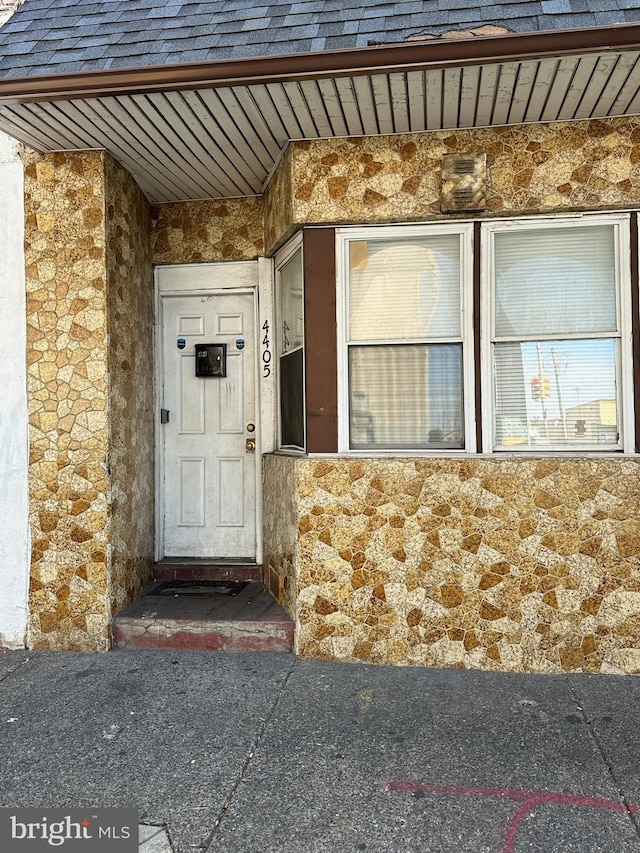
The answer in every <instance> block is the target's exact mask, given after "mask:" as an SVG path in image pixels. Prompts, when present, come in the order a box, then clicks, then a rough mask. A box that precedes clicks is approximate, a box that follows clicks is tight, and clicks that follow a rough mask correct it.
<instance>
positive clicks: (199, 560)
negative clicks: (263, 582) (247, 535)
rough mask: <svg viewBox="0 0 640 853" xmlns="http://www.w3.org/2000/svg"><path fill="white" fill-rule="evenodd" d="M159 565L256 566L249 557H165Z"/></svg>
mask: <svg viewBox="0 0 640 853" xmlns="http://www.w3.org/2000/svg"><path fill="white" fill-rule="evenodd" d="M156 565H157V566H176V565H180V566H256V565H257V563H256V561H255V560H253V559H251V558H249V557H163V558H162V560H159V561H158V562H157V563H156Z"/></svg>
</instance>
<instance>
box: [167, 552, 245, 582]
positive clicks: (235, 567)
mask: <svg viewBox="0 0 640 853" xmlns="http://www.w3.org/2000/svg"><path fill="white" fill-rule="evenodd" d="M153 578H154V580H157V581H169V580H172V581H173V580H185V581H193V580H210V581H226V580H231V581H258V582H260V581H262V566H259V565H258V564H257V563H241V562H237V561H233V560H231V561H226V560H200V559H185V558H182V557H167V558H165V559H164V560H161V561H160V562H159V563H154V565H153Z"/></svg>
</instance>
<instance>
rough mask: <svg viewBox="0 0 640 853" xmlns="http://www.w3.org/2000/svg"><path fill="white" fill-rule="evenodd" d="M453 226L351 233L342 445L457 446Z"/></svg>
mask: <svg viewBox="0 0 640 853" xmlns="http://www.w3.org/2000/svg"><path fill="white" fill-rule="evenodd" d="M461 278H462V276H461V237H460V233H447V234H434V235H432V236H430V235H429V236H416V237H408V238H405V239H402V238H401V237H399V238H388V237H385V238H381V239H371V240H352V241H350V242H349V251H348V297H347V305H348V317H347V334H348V342H347V349H348V359H347V361H348V365H347V367H348V384H349V447H350V448H351V449H357V450H381V449H394V448H396V449H408V450H412V449H423V448H462V447H464V441H465V436H464V404H463V400H464V382H463V341H462V317H461Z"/></svg>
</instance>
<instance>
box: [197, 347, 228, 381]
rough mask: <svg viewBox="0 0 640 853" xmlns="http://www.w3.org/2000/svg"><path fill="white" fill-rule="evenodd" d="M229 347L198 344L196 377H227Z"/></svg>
mask: <svg viewBox="0 0 640 853" xmlns="http://www.w3.org/2000/svg"><path fill="white" fill-rule="evenodd" d="M226 375H227V345H226V344H196V376H226Z"/></svg>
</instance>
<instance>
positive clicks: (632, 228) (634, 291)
mask: <svg viewBox="0 0 640 853" xmlns="http://www.w3.org/2000/svg"><path fill="white" fill-rule="evenodd" d="M629 232H630V238H631V245H630V246H629V251H630V255H631V352H632V359H631V360H632V365H633V367H632V369H633V411H634V420H635V428H636V435H635V449H636V453H638V452H640V295H639V294H638V281H639V273H638V214H637V213H636V212H635V211H634V212H633V213H632V214H631V221H630V224H629Z"/></svg>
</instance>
